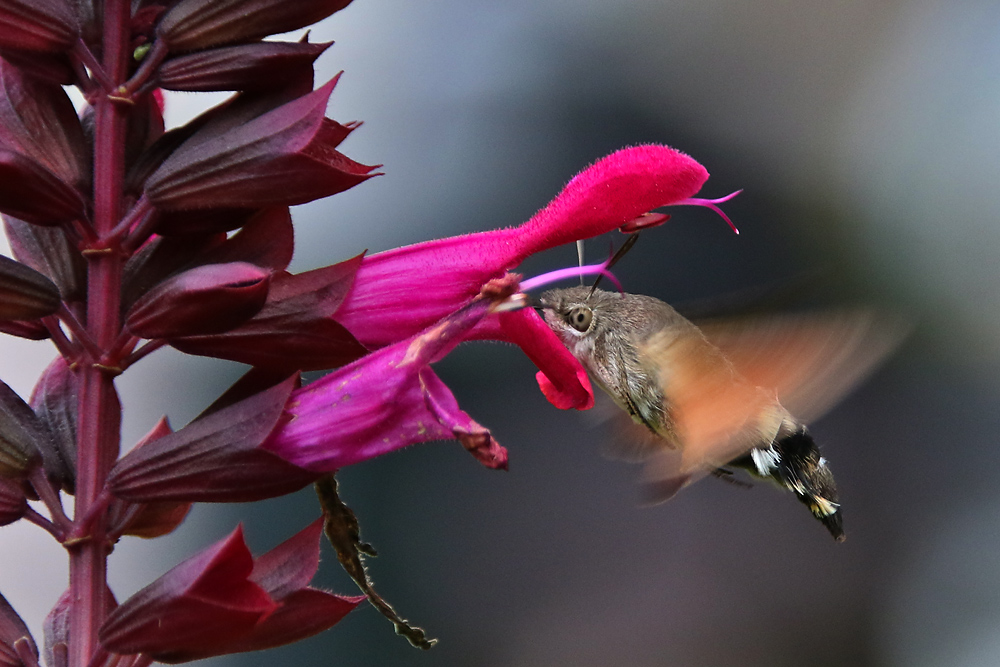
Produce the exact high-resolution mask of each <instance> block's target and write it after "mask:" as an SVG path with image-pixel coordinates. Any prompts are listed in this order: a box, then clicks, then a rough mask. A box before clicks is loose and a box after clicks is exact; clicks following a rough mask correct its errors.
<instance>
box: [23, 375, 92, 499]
mask: <svg viewBox="0 0 1000 667" xmlns="http://www.w3.org/2000/svg"><path fill="white" fill-rule="evenodd" d="M79 400H80V394H79V391H78V390H77V380H76V374H74V373H73V371H71V370H70V369H69V366H68V365H67V364H66V360H65V359H63V358H62V357H56V358H55V359H53V360H52V363H50V364H49V365H48V367H47V368H46V369H45V371H44V372H43V373H42V376H41V377H40V378H39V379H38V383H37V384H36V385H35V388H34V390H33V391H32V392H31V400H30V404H31V408H32V409H33V410H34V411H35V415H36V416H37V417H38V420H39V422H40V423H41V424H42V425H43V426H44V427H45V428H46V430H47V431H48V433H49V435H50V437H51V441H52V443H53V445H54V450H53V452H52V454H51V455H50V456H47V457H45V470H46V472H48V474H49V477H51V478H53V479H57V480H59V481H60V482H61V484H62V486H63V488H65V489H68V490H70V491H72V490H73V488H74V487H75V485H76V424H77V405H78V404H79ZM43 456H44V453H43Z"/></svg>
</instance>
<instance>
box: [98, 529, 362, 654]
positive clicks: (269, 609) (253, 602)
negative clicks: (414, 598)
mask: <svg viewBox="0 0 1000 667" xmlns="http://www.w3.org/2000/svg"><path fill="white" fill-rule="evenodd" d="M321 534H322V523H321V522H320V521H315V522H313V523H312V524H311V525H310V526H308V527H306V528H305V529H304V530H302V531H301V532H300V533H298V534H297V535H295V536H293V537H292V538H291V539H289V540H287V541H286V542H284V543H282V544H280V545H278V546H277V547H275V548H274V549H272V550H271V551H269V552H268V553H266V554H264V555H263V556H261V557H260V558H258V559H256V560H254V559H253V557H252V556H251V554H250V551H249V549H247V546H246V544H245V542H244V541H243V530H242V528H237V529H236V530H235V531H233V532H232V533H231V534H230V535H229V537H227V538H226V539H224V540H222V541H220V542H217V543H216V544H214V545H213V546H211V547H209V548H208V549H206V550H205V551H203V552H201V553H200V554H198V555H196V556H193V557H191V558H189V559H188V560H186V561H184V562H183V563H181V564H180V565H178V566H177V567H175V568H173V569H172V570H170V571H169V572H167V573H166V574H164V575H163V576H162V577H160V578H159V579H157V580H156V581H154V582H153V583H152V584H150V585H149V586H147V587H146V588H144V589H142V590H141V591H139V592H138V593H136V594H135V595H133V596H132V597H131V598H129V599H128V600H126V601H125V602H123V603H122V604H121V605H120V606H119V607H118V608H117V609H116V610H115V611H114V612H112V614H111V615H110V616H109V618H108V620H107V621H106V622H105V623H104V625H103V626H102V627H101V643H102V644H103V645H104V646H105V648H107V649H108V650H109V651H113V652H115V653H124V654H129V653H144V654H147V655H149V656H150V657H152V658H153V659H155V660H157V661H159V662H166V663H176V662H187V661H189V660H198V659H201V658H207V657H210V656H213V655H223V654H226V653H238V652H243V651H255V650H259V649H264V648H272V647H275V646H281V645H283V644H288V643H290V642H294V641H298V640H299V639H304V638H305V637H310V636H312V635H314V634H316V633H317V632H321V631H323V630H326V629H327V628H330V627H331V626H333V625H334V624H336V623H337V622H338V621H340V620H341V619H342V618H343V617H344V616H346V615H347V613H348V612H350V611H351V610H352V609H354V608H355V607H356V606H357V605H358V604H360V603H361V601H363V600H364V599H365V598H364V597H344V596H339V595H334V594H333V593H327V592H325V591H321V590H318V589H315V588H311V587H310V586H309V581H310V580H311V579H312V577H313V575H314V574H315V573H316V568H317V567H318V565H319V538H320V535H321Z"/></svg>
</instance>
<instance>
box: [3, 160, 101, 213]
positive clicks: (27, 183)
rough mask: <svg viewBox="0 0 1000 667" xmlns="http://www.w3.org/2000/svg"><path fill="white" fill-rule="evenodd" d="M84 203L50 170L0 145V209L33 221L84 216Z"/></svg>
mask: <svg viewBox="0 0 1000 667" xmlns="http://www.w3.org/2000/svg"><path fill="white" fill-rule="evenodd" d="M86 210H87V207H86V203H85V202H84V200H83V197H81V196H80V193H78V192H77V191H76V190H74V189H73V188H72V187H71V186H69V185H67V184H66V183H64V182H63V181H61V180H60V179H59V177H58V176H56V175H55V174H53V173H52V172H51V171H49V170H48V169H46V168H45V167H43V166H42V165H40V164H38V163H37V162H35V161H34V160H31V159H29V158H27V157H25V156H23V155H21V154H20V153H15V152H13V151H10V150H2V149H0V212H2V213H6V214H8V215H12V216H14V217H15V218H20V219H21V220H24V221H25V222H30V223H32V224H35V225H58V224H60V223H63V222H68V221H70V220H77V219H81V218H83V217H85V215H86Z"/></svg>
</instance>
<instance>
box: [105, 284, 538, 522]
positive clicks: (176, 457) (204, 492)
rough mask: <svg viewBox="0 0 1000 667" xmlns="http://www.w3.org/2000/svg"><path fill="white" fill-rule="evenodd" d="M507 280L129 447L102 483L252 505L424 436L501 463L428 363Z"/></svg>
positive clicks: (140, 496)
mask: <svg viewBox="0 0 1000 667" xmlns="http://www.w3.org/2000/svg"><path fill="white" fill-rule="evenodd" d="M518 287H519V283H518V279H517V276H516V275H513V274H509V275H507V276H504V277H503V278H501V279H498V280H494V281H490V282H489V283H487V285H486V286H484V288H483V290H482V291H481V293H480V295H478V296H477V297H476V298H474V299H471V300H470V301H469V303H467V304H465V305H464V306H463V307H461V308H459V309H458V310H457V311H455V312H453V313H450V314H449V315H447V316H446V317H444V318H442V319H441V320H440V321H439V322H437V323H435V324H434V325H433V326H430V327H428V328H427V329H425V330H424V331H421V332H419V333H418V334H417V335H415V336H412V337H410V338H408V339H405V340H402V341H400V342H398V343H394V344H393V345H389V346H387V347H384V348H382V349H381V350H377V351H375V352H372V353H370V354H367V355H365V356H364V357H362V358H361V359H358V360H357V361H355V362H353V363H351V364H348V365H346V366H344V367H342V368H340V369H338V370H336V371H334V372H333V373H330V374H329V375H327V376H325V377H323V378H321V379H319V380H317V381H316V382H313V383H312V384H310V385H308V386H306V387H303V388H299V389H293V385H294V382H293V381H291V380H289V381H286V382H282V383H280V384H278V385H275V386H274V387H272V388H270V389H268V390H266V391H261V392H259V393H256V394H254V395H252V396H250V397H248V398H245V399H243V400H241V401H239V402H236V403H234V404H232V405H229V406H228V407H225V408H222V409H220V410H218V411H216V412H213V413H211V414H209V415H207V416H205V417H203V418H201V419H198V420H195V421H194V422H192V423H191V424H188V425H187V426H185V427H184V428H182V429H180V430H179V431H177V432H175V433H168V434H166V435H162V437H158V438H156V439H153V440H152V441H150V442H147V443H145V444H143V445H142V446H141V447H136V448H135V449H133V450H132V451H131V452H129V453H128V454H126V455H125V456H124V457H122V459H121V460H120V461H118V463H117V464H116V465H115V467H114V468H113V469H112V470H111V473H110V474H109V476H108V489H109V491H110V492H111V493H112V494H113V495H114V496H115V497H117V498H118V499H119V500H124V501H128V502H133V503H147V502H163V501H191V500H198V501H211V502H245V501H250V500H260V499H263V498H269V497H273V496H278V495H283V494H285V493H289V492H291V491H294V490H296V489H299V488H302V487H303V486H305V485H306V484H309V483H311V482H313V481H315V480H316V479H317V478H318V476H319V475H320V474H322V473H326V472H331V471H335V470H337V469H339V468H342V467H344V466H347V465H351V464H354V463H359V462H361V461H365V460H367V459H370V458H374V457H376V456H380V455H382V454H386V453H388V452H391V451H394V450H397V449H401V448H403V447H407V446H409V445H413V444H417V443H422V442H428V441H431V440H452V439H455V440H458V441H459V442H460V443H461V444H462V445H463V446H464V447H465V449H467V450H468V451H469V452H470V453H471V454H472V455H473V456H474V457H475V458H476V459H478V460H479V461H480V463H482V464H484V465H486V466H487V467H489V468H506V467H507V450H506V449H504V448H503V447H502V446H500V444H499V443H497V441H496V440H495V439H494V438H493V436H492V435H491V434H490V431H489V430H488V429H486V428H485V427H483V426H481V425H480V424H478V423H477V422H476V421H474V420H473V419H472V418H471V417H470V416H469V415H468V414H466V413H465V412H464V411H462V410H461V409H460V408H459V407H458V402H457V401H456V400H455V397H454V395H452V393H451V391H450V390H449V389H448V387H447V386H445V384H444V383H443V382H442V381H441V380H440V379H439V378H438V377H437V375H435V374H434V371H433V370H431V368H430V364H432V363H434V362H436V361H438V360H440V359H441V358H442V357H444V356H445V355H446V354H448V352H450V351H451V350H452V349H453V348H454V347H455V346H456V345H457V344H458V343H460V342H461V341H462V340H464V339H465V338H466V337H467V335H468V333H469V331H471V330H472V329H473V328H474V327H475V326H476V325H477V324H479V323H480V322H482V321H483V319H484V318H486V317H488V316H490V315H491V314H492V313H495V312H497V311H498V310H501V309H503V308H506V307H511V303H512V299H511V297H514V295H515V294H516V292H517V289H518ZM516 305H519V304H516Z"/></svg>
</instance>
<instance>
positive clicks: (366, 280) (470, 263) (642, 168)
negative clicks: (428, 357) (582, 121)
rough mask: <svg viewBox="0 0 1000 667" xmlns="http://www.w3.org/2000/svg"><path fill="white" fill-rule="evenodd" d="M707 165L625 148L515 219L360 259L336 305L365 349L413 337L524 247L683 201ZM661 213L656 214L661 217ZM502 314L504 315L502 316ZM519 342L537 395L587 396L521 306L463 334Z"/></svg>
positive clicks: (518, 257) (569, 400) (593, 232)
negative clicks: (537, 374)
mask: <svg viewBox="0 0 1000 667" xmlns="http://www.w3.org/2000/svg"><path fill="white" fill-rule="evenodd" d="M707 178H708V172H707V171H706V170H705V168H704V167H702V166H701V165H700V164H698V162H696V161H695V160H694V159H693V158H691V157H689V156H688V155H685V154H684V153H681V152H680V151H677V150H675V149H673V148H670V147H668V146H661V145H653V144H650V145H643V146H634V147H631V148H624V149H622V150H619V151H617V152H615V153H612V154H611V155H608V156H607V157H604V158H602V159H600V160H598V161H597V162H595V163H594V164H592V165H591V166H589V167H587V168H586V169H584V170H583V171H582V172H580V173H579V174H577V175H576V176H575V177H574V178H573V179H572V180H571V181H570V182H569V183H568V184H567V185H566V187H565V188H563V190H562V192H560V193H559V194H558V195H557V196H556V198H555V199H553V200H552V201H551V202H550V203H549V204H548V205H547V206H546V207H545V208H543V209H542V210H541V211H539V212H538V213H536V214H535V215H534V216H533V217H532V218H531V219H530V220H528V221H527V222H526V223H524V224H522V225H520V226H519V227H513V228H507V229H498V230H492V231H486V232H478V233H473V234H466V235H464V236H454V237H451V238H445V239H438V240H434V241H427V242H425V243H419V244H416V245H411V246H407V247H404V248H397V249H395V250H390V251H388V252H383V253H378V254H376V255H370V256H368V257H365V259H364V260H363V261H362V263H361V268H360V269H359V270H358V273H357V276H356V279H355V283H354V287H353V289H352V291H351V293H350V294H349V295H348V296H347V299H345V301H344V305H343V306H342V307H341V308H340V310H338V311H337V315H336V318H337V321H338V322H340V323H341V324H343V325H344V326H345V327H347V329H348V330H349V331H350V332H351V333H352V334H354V336H355V337H356V338H357V339H358V340H359V341H360V342H361V343H362V344H363V345H365V346H366V347H368V348H371V349H375V348H380V347H384V346H386V345H391V344H393V343H395V342H397V341H400V340H403V339H405V338H407V337H409V336H412V335H414V334H415V333H416V332H418V331H420V330H421V329H423V328H425V327H427V326H429V325H430V324H431V323H433V322H435V321H437V320H438V319H440V318H441V317H444V316H445V315H446V314H447V313H450V312H453V311H454V310H455V309H456V308H458V307H459V306H460V305H461V304H463V303H467V302H468V301H469V300H470V299H472V298H473V297H474V296H475V295H476V294H478V293H479V290H480V288H481V287H482V285H483V284H485V283H486V282H487V281H488V280H490V279H492V278H497V277H499V276H501V275H503V273H504V272H505V271H508V270H510V269H513V268H514V267H516V266H517V265H518V264H520V263H521V262H522V261H523V260H524V259H525V258H526V257H528V256H529V255H531V254H533V253H536V252H540V251H542V250H547V249H549V248H553V247H555V246H558V245H562V244H564V243H569V242H571V241H577V240H580V239H586V238H591V237H594V236H598V235H600V234H604V233H606V232H610V231H613V230H615V229H618V228H620V227H622V226H625V225H628V224H629V223H631V222H633V221H635V220H636V219H638V218H640V217H642V216H644V215H645V214H646V213H648V212H649V211H651V210H653V209H656V208H660V207H662V206H671V205H675V204H678V203H683V202H686V201H688V200H690V198H691V197H692V196H693V195H694V194H696V193H697V192H698V190H699V189H700V188H701V186H702V184H704V182H705V180H706V179H707ZM663 219H665V218H663V217H662V216H661V217H660V218H657V220H658V221H659V222H662V221H663ZM503 320H505V323H503V324H502V323H501V321H503ZM466 337H467V338H469V339H495V340H502V341H507V342H512V343H516V344H518V345H520V346H521V347H522V348H523V349H524V350H525V352H527V353H528V356H529V357H531V358H532V360H533V361H534V362H535V363H536V364H538V366H539V368H540V369H541V370H542V372H543V379H540V383H541V384H542V387H543V391H544V392H545V395H546V396H547V397H548V398H549V400H550V401H552V402H553V403H554V404H555V405H557V406H560V407H575V408H577V409H585V408H586V407H589V406H590V405H592V404H593V393H592V392H591V389H590V385H589V382H586V381H585V380H584V379H581V378H585V377H586V372H585V371H584V369H583V367H582V366H580V364H579V362H577V361H576V360H575V359H574V358H573V357H572V355H570V354H569V353H568V352H566V353H565V354H562V353H560V352H558V351H557V350H558V348H557V345H559V346H561V344H559V343H558V340H557V338H556V337H555V335H554V334H552V332H551V331H549V330H548V327H546V326H544V323H542V322H541V320H540V319H539V318H538V316H537V315H533V314H532V313H530V312H519V313H511V314H503V315H499V316H498V317H488V318H484V319H483V320H482V322H481V323H480V324H479V325H478V326H477V327H476V328H475V329H473V330H471V331H470V332H469V333H468V334H467V336H466Z"/></svg>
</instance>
